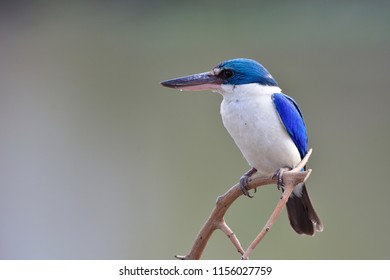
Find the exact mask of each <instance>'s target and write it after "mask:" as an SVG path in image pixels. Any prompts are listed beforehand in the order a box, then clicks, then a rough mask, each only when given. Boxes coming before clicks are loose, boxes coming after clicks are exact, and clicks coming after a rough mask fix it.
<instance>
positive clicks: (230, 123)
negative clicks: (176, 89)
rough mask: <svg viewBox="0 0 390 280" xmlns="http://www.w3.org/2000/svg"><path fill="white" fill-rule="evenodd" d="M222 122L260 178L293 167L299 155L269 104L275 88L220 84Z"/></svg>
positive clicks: (277, 90) (256, 85) (274, 109)
mask: <svg viewBox="0 0 390 280" xmlns="http://www.w3.org/2000/svg"><path fill="white" fill-rule="evenodd" d="M221 89H222V90H221V91H220V93H221V94H222V95H223V101H222V103H221V116H222V121H223V124H224V126H225V127H226V129H227V130H228V132H229V133H230V135H231V136H232V137H233V139H234V141H235V142H236V144H237V146H238V147H239V149H240V150H241V152H242V154H243V155H244V157H245V159H246V160H247V161H248V163H249V165H250V166H251V167H255V168H256V169H257V170H258V173H260V174H263V175H268V174H274V173H275V171H277V170H278V169H279V168H281V167H294V166H295V165H296V164H297V163H299V162H300V160H301V158H300V154H299V151H298V149H297V148H296V146H295V144H294V142H293V141H292V140H291V137H290V136H289V135H288V133H287V131H286V129H285V128H284V126H283V124H282V123H281V120H280V119H279V116H278V113H277V111H276V108H275V106H274V104H273V101H272V98H271V96H272V94H273V93H278V92H281V89H280V88H278V87H270V86H262V85H259V84H247V85H239V86H231V85H222V87H221Z"/></svg>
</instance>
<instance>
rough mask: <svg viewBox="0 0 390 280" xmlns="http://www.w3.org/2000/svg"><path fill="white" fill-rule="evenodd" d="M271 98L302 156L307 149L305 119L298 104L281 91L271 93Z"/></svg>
mask: <svg viewBox="0 0 390 280" xmlns="http://www.w3.org/2000/svg"><path fill="white" fill-rule="evenodd" d="M272 100H273V102H274V104H275V107H276V110H277V112H278V114H279V116H280V119H281V120H282V123H283V125H284V127H285V128H286V130H287V132H288V134H289V135H290V137H291V139H292V140H293V142H294V143H295V145H296V146H297V148H298V151H299V153H300V155H301V158H303V157H304V156H305V155H306V153H307V150H308V138H307V132H306V125H305V120H304V118H303V114H302V112H301V110H300V109H299V106H298V104H297V103H296V102H295V101H294V99H292V98H291V97H289V96H287V95H285V94H283V93H275V94H273V95H272Z"/></svg>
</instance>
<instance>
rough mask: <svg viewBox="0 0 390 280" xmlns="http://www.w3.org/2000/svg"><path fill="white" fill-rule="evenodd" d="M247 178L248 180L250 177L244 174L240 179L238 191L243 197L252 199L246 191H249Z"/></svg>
mask: <svg viewBox="0 0 390 280" xmlns="http://www.w3.org/2000/svg"><path fill="white" fill-rule="evenodd" d="M249 178H250V176H248V175H246V174H244V175H242V176H241V178H240V189H241V191H242V193H243V194H244V195H245V196H247V197H250V198H252V197H253V195H251V194H250V193H249V191H248V189H249Z"/></svg>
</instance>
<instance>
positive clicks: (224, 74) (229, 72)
mask: <svg viewBox="0 0 390 280" xmlns="http://www.w3.org/2000/svg"><path fill="white" fill-rule="evenodd" d="M218 76H220V77H221V78H224V79H230V78H231V77H233V76H234V72H233V70H231V69H223V70H222V71H221V73H219V75H218Z"/></svg>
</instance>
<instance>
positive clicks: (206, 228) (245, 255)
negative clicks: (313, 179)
mask: <svg viewBox="0 0 390 280" xmlns="http://www.w3.org/2000/svg"><path fill="white" fill-rule="evenodd" d="M311 153H312V149H310V150H309V151H308V153H307V154H306V156H305V157H304V158H303V159H302V161H301V162H300V163H299V164H298V165H297V166H296V167H295V168H294V169H292V170H289V171H285V172H283V175H282V178H283V183H284V192H283V194H282V197H281V198H280V200H279V201H278V203H277V205H276V207H275V209H274V211H273V213H272V214H271V216H270V218H269V219H268V221H267V223H266V224H265V225H264V227H263V229H262V230H261V231H260V233H259V234H258V235H257V236H256V238H255V239H254V240H253V241H252V243H251V244H250V245H249V247H248V248H247V250H244V249H243V248H242V246H241V244H240V241H239V240H238V238H237V236H236V235H235V234H234V232H233V231H232V230H231V229H230V227H229V226H228V225H227V224H226V222H225V219H224V216H225V214H226V212H227V210H228V209H229V207H230V206H231V205H232V204H233V203H234V201H235V200H236V199H237V198H238V197H240V196H241V195H242V194H243V193H242V191H241V188H240V184H239V183H238V184H236V185H234V186H233V187H231V188H230V189H229V190H228V191H227V192H226V193H225V194H223V195H221V196H219V197H218V198H217V202H216V205H215V207H214V209H213V210H212V212H211V214H210V216H209V218H208V219H207V220H206V222H205V223H204V225H203V227H202V228H201V230H200V231H199V233H198V235H197V237H196V239H195V241H194V244H193V245H192V248H191V251H190V252H189V253H188V254H187V255H185V256H175V257H176V258H178V259H181V260H198V259H200V258H201V256H202V253H203V251H204V249H205V248H206V245H207V242H208V241H209V239H210V237H211V235H212V234H213V232H214V231H215V230H217V229H219V230H221V231H222V232H223V233H225V234H226V236H227V237H228V238H229V240H230V241H231V242H232V244H233V246H234V247H235V248H236V249H237V251H238V252H239V253H240V255H241V259H244V260H247V259H249V257H250V255H251V254H252V252H253V251H254V250H255V248H256V247H257V245H258V244H259V243H260V241H261V240H262V239H263V238H264V236H265V235H266V234H267V233H268V232H269V230H270V229H271V228H272V226H273V224H274V223H275V221H276V220H277V219H278V217H279V215H280V213H281V212H282V210H283V208H284V206H285V205H286V203H287V200H288V198H289V197H290V195H291V193H292V192H293V190H294V188H295V186H297V185H298V184H300V183H303V182H305V181H306V180H307V178H308V177H309V176H310V173H311V169H309V170H305V171H302V169H303V167H304V166H305V165H306V164H307V161H308V160H309V158H310V155H311ZM276 183H278V179H277V178H276V177H275V176H260V177H256V178H254V179H251V180H249V184H248V190H251V189H256V188H258V187H261V186H264V185H269V184H276Z"/></svg>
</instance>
